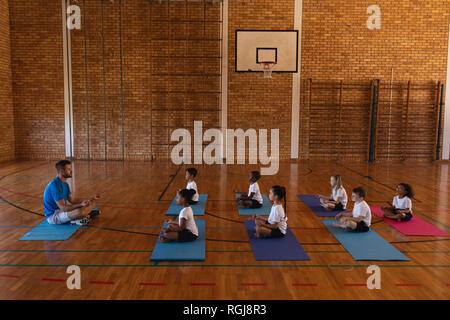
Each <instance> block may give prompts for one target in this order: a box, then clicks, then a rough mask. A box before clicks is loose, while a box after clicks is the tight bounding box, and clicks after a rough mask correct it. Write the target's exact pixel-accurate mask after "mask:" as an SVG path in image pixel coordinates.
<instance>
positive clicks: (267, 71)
mask: <svg viewBox="0 0 450 320" xmlns="http://www.w3.org/2000/svg"><path fill="white" fill-rule="evenodd" d="M258 63H259V64H260V65H261V67H262V69H263V71H264V78H265V79H271V78H272V69H273V67H274V66H275V65H276V64H277V63H276V62H275V61H261V62H258Z"/></svg>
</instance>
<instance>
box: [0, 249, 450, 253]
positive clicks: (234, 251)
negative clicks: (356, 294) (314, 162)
mask: <svg viewBox="0 0 450 320" xmlns="http://www.w3.org/2000/svg"><path fill="white" fill-rule="evenodd" d="M399 251H400V252H402V253H450V251H443V250H424V251H421V250H405V251H402V250H399ZM8 252H11V253H12V252H22V253H37V252H46V253H152V252H153V250H42V249H36V250H33V249H0V253H8ZM206 252H208V253H252V252H253V251H252V250H206ZM305 252H307V253H348V251H345V250H339V251H338V250H312V251H308V250H305Z"/></svg>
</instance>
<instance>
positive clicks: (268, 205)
mask: <svg viewBox="0 0 450 320" xmlns="http://www.w3.org/2000/svg"><path fill="white" fill-rule="evenodd" d="M240 196H241V195H240V194H238V193H236V199H237V198H239V197H240ZM262 198H263V205H262V207H261V208H257V209H250V208H249V209H242V208H239V206H238V211H239V215H240V216H251V215H254V214H258V215H260V216H268V215H270V209H272V202H270V200H269V198H268V197H267V196H266V195H265V194H262Z"/></svg>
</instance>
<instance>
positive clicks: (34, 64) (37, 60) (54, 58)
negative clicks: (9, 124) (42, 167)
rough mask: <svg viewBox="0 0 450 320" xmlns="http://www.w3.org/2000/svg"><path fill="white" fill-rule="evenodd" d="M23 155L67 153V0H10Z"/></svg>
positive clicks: (17, 119) (18, 133)
mask: <svg viewBox="0 0 450 320" xmlns="http://www.w3.org/2000/svg"><path fill="white" fill-rule="evenodd" d="M9 10H10V20H11V65H12V80H13V97H14V114H15V116H14V120H15V146H16V156H17V157H18V158H49V159H54V158H60V157H64V154H65V151H64V75H63V57H62V55H63V51H62V41H63V40H62V28H61V26H62V22H61V11H62V8H61V1H39V2H38V3H34V4H33V5H31V4H30V1H27V0H14V1H9Z"/></svg>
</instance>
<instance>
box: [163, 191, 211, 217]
mask: <svg viewBox="0 0 450 320" xmlns="http://www.w3.org/2000/svg"><path fill="white" fill-rule="evenodd" d="M206 200H208V195H207V194H199V195H198V202H197V203H196V204H193V205H191V208H192V211H193V212H194V216H204V215H205V209H206ZM176 202H177V196H175V199H173V201H172V203H171V204H170V207H169V209H167V211H166V215H168V216H177V215H179V214H180V211H181V209H183V207H182V206H179V205H177V203H176Z"/></svg>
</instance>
